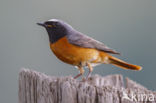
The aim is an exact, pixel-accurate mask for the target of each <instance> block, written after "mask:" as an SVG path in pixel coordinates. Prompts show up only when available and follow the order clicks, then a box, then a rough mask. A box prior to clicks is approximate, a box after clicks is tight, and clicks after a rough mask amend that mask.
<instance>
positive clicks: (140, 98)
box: [122, 92, 155, 102]
mask: <svg viewBox="0 0 156 103" xmlns="http://www.w3.org/2000/svg"><path fill="white" fill-rule="evenodd" d="M122 100H128V101H131V102H147V101H149V102H153V101H155V96H154V94H152V93H151V94H141V93H139V94H136V93H133V92H132V93H130V94H127V93H126V92H123V96H122Z"/></svg>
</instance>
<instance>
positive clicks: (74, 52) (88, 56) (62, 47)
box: [50, 37, 100, 65]
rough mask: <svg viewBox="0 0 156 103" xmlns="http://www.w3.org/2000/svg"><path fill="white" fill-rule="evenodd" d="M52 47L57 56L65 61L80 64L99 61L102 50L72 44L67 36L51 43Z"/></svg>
mask: <svg viewBox="0 0 156 103" xmlns="http://www.w3.org/2000/svg"><path fill="white" fill-rule="evenodd" d="M50 48H51V50H52V51H53V53H54V54H55V55H56V57H57V58H59V59H60V60H62V61H63V62H65V63H68V64H72V65H79V64H80V63H86V62H98V61H99V59H100V58H99V54H100V52H99V51H98V50H96V49H91V48H83V47H79V46H76V45H72V44H70V43H69V42H68V40H67V38H66V37H63V38H61V39H60V40H58V41H57V42H55V43H53V44H50Z"/></svg>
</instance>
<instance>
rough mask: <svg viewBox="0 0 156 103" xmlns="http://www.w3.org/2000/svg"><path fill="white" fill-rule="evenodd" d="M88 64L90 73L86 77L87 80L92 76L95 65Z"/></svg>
mask: <svg viewBox="0 0 156 103" xmlns="http://www.w3.org/2000/svg"><path fill="white" fill-rule="evenodd" d="M87 66H88V69H89V72H88V75H87V77H86V80H88V78H89V77H90V75H91V73H92V71H93V67H92V66H91V64H90V63H87Z"/></svg>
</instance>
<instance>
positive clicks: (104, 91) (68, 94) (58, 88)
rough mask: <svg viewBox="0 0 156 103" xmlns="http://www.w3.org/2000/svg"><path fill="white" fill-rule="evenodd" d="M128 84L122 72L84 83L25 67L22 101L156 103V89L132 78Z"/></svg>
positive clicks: (31, 102) (21, 79)
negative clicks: (149, 87)
mask: <svg viewBox="0 0 156 103" xmlns="http://www.w3.org/2000/svg"><path fill="white" fill-rule="evenodd" d="M125 84H126V86H124V81H123V77H122V75H118V74H117V75H109V76H106V77H101V76H99V75H94V76H92V77H91V78H90V79H89V80H88V81H87V82H81V81H79V80H75V79H73V77H70V76H69V77H53V76H47V75H45V74H43V73H39V72H36V71H33V70H29V69H22V70H21V71H20V73H19V103H156V92H152V91H150V90H147V89H146V88H145V87H143V86H141V85H139V84H137V83H135V82H134V81H132V80H130V79H128V78H127V79H126V83H125ZM142 95H143V98H141V97H142ZM145 96H146V97H147V98H146V97H145ZM152 96H153V97H152Z"/></svg>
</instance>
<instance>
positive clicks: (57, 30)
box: [46, 27, 67, 43]
mask: <svg viewBox="0 0 156 103" xmlns="http://www.w3.org/2000/svg"><path fill="white" fill-rule="evenodd" d="M46 30H47V32H48V35H49V40H50V43H55V42H56V41H58V40H59V39H61V38H62V37H64V36H66V35H67V30H66V29H65V28H63V27H47V28H46Z"/></svg>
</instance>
